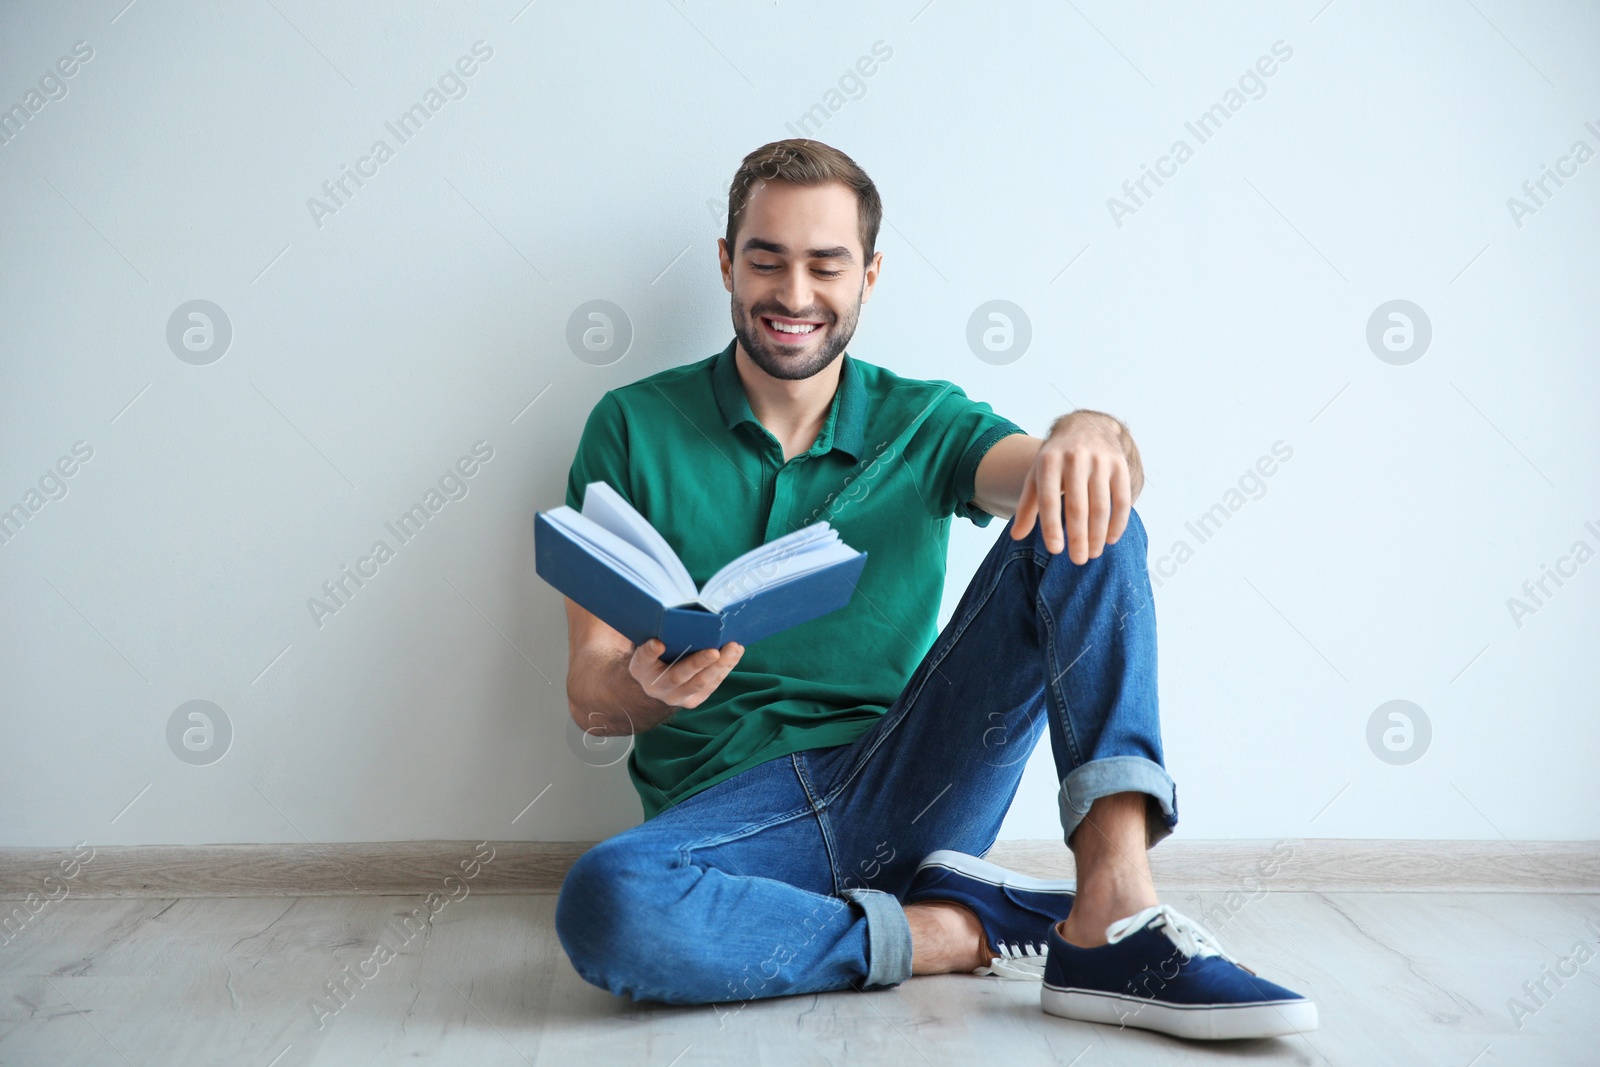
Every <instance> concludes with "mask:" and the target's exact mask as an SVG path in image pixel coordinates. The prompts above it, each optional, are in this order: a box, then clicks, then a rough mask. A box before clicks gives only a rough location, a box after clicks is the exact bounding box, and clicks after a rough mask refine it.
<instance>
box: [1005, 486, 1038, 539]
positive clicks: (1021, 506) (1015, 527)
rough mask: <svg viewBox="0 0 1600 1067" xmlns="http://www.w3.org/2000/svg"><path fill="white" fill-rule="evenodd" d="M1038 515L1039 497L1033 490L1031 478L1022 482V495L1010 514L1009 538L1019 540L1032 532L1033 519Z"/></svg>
mask: <svg viewBox="0 0 1600 1067" xmlns="http://www.w3.org/2000/svg"><path fill="white" fill-rule="evenodd" d="M1038 516H1039V498H1038V496H1037V495H1036V494H1035V493H1034V490H1033V479H1032V478H1028V479H1027V480H1026V481H1024V482H1023V483H1022V496H1021V497H1019V498H1018V500H1017V510H1016V511H1014V512H1012V515H1011V539H1012V540H1013V541H1020V540H1022V539H1023V538H1024V537H1027V536H1028V534H1030V533H1032V532H1033V520H1034V519H1036V518H1038Z"/></svg>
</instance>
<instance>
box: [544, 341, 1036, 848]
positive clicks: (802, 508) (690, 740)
mask: <svg viewBox="0 0 1600 1067" xmlns="http://www.w3.org/2000/svg"><path fill="white" fill-rule="evenodd" d="M734 344H735V342H731V341H730V342H729V344H728V347H727V348H725V349H723V350H722V351H721V352H719V353H717V354H716V355H714V356H710V357H708V358H706V359H702V360H700V361H699V362H696V363H690V364H688V365H687V366H682V367H674V368H672V369H671V370H666V371H662V372H660V373H659V374H652V375H651V376H649V377H648V378H643V379H641V380H639V381H637V382H633V383H632V384H630V385H625V386H623V387H621V388H619V389H613V390H611V391H609V392H607V393H606V394H605V395H604V396H602V397H601V398H600V400H599V402H598V403H597V404H595V406H594V410H593V411H591V412H590V414H589V419H588V422H587V423H586V424H585V426H584V428H583V436H582V438H581V439H580V440H579V442H578V454H577V456H576V458H574V460H573V462H572V470H571V473H570V475H569V477H568V480H567V504H568V505H569V506H571V507H574V508H578V507H581V506H582V503H583V490H584V487H585V486H586V485H588V484H589V483H590V482H595V481H603V482H606V483H608V484H609V485H610V486H611V487H612V488H613V489H615V490H616V491H617V492H619V493H621V494H622V495H623V496H624V497H625V498H626V499H627V500H628V502H629V503H631V504H632V505H633V506H634V507H635V508H637V509H638V511H639V512H640V513H641V514H642V515H644V517H645V518H646V519H648V520H650V523H651V524H652V525H653V526H655V528H656V529H657V530H659V531H660V532H661V534H662V536H664V537H665V538H666V539H667V542H668V544H670V545H672V547H673V548H674V549H675V550H676V551H677V553H678V555H679V556H680V557H681V558H682V560H683V562H684V565H685V566H687V567H688V569H689V574H690V575H691V576H692V577H693V578H694V580H695V583H696V584H701V583H704V582H705V581H706V579H707V578H709V577H711V575H712V574H713V573H714V572H716V571H717V570H718V569H719V568H721V567H722V565H723V564H725V563H727V562H728V561H729V560H731V559H733V558H734V557H735V556H738V555H740V554H741V553H744V552H747V551H749V550H750V549H752V548H755V547H757V546H758V545H762V544H765V543H766V542H768V541H770V540H772V539H773V538H775V537H779V536H781V535H783V534H786V533H789V532H790V531H791V530H796V529H799V528H800V527H802V526H805V525H807V524H809V523H812V522H817V521H822V520H826V521H827V522H828V523H830V524H831V525H832V526H833V528H834V529H836V530H838V531H839V535H840V537H842V538H843V539H844V542H845V543H846V544H848V545H850V546H851V547H853V548H856V549H858V550H860V551H863V552H866V553H867V563H866V566H865V567H864V568H863V570H862V573H861V578H860V581H859V582H858V583H857V585H856V591H855V595H854V596H853V597H852V598H851V600H850V603H849V604H848V605H846V606H845V607H843V608H841V609H839V610H838V611H834V612H831V613H830V614H827V615H823V616H822V617H820V618H817V619H813V620H811V621H810V622H806V623H802V624H801V625H799V626H795V627H792V628H790V629H788V630H785V631H783V632H782V633H777V634H773V635H772V636H770V637H767V638H764V639H762V640H760V641H757V642H756V643H754V644H752V645H750V646H749V647H748V648H746V649H745V653H744V657H743V658H742V659H741V660H740V661H739V666H738V667H737V668H736V669H735V670H734V671H733V672H732V673H730V674H729V675H728V677H727V678H726V679H724V680H723V682H722V684H721V685H720V686H718V688H717V690H716V691H715V692H714V693H713V694H712V695H711V696H710V697H709V698H708V699H707V700H706V701H705V703H703V704H701V705H700V706H699V707H697V708H679V709H678V710H677V711H676V712H675V713H674V714H673V715H672V717H671V718H669V719H668V720H666V721H665V722H663V723H661V724H659V725H658V726H656V727H654V728H653V729H650V730H647V731H645V732H644V733H641V734H638V735H637V736H636V737H635V739H634V748H633V752H632V754H631V755H630V756H629V757H628V770H629V773H630V774H631V776H632V778H633V783H634V786H635V788H637V789H638V791H639V797H640V799H641V800H642V801H643V804H644V815H645V818H646V819H649V818H652V817H654V816H655V815H657V814H659V813H660V812H662V811H663V810H665V809H666V808H668V807H671V806H672V805H674V804H676V803H678V802H679V801H682V800H684V799H685V798H687V797H690V796H692V795H694V794H695V793H697V792H699V791H700V790H702V789H705V788H707V787H709V786H712V785H715V784H716V783H718V782H720V781H722V780H723V779H725V778H729V777H732V776H733V775H735V774H737V773H739V772H740V771H742V770H745V769H746V768H749V767H753V766H755V765H756V764H758V763H763V762H765V761H767V760H770V759H775V758H777V757H779V756H786V755H788V754H790V753H791V752H798V751H801V750H803V749H808V748H823V747H826V746H829V745H842V744H847V743H849V742H851V741H854V740H855V739H856V738H858V737H860V736H861V735H862V734H863V733H865V732H866V731H867V729H868V728H869V727H870V726H871V725H872V724H873V723H874V722H876V721H877V719H878V717H879V716H880V715H882V714H883V713H884V712H885V711H886V710H888V707H889V705H890V704H891V703H893V702H894V700H895V698H897V697H898V696H899V695H900V692H901V690H902V689H904V688H905V685H906V683H907V682H908V681H909V680H910V678H911V674H912V672H913V671H914V670H915V669H916V667H917V665H918V664H919V663H920V662H921V661H922V657H923V655H924V654H926V652H927V651H928V649H929V648H930V647H931V646H932V645H933V641H934V639H935V638H936V637H937V636H938V628H937V625H936V624H937V618H938V612H939V605H940V600H941V597H942V595H943V593H944V577H945V557H946V552H947V549H948V546H949V540H950V520H951V518H952V517H953V516H957V515H960V516H964V517H966V518H967V519H970V520H971V521H972V522H974V523H976V524H977V525H979V526H987V525H988V524H989V522H990V520H991V519H992V518H993V516H991V515H989V514H988V513H987V512H984V511H982V510H980V509H979V508H978V507H977V506H975V505H974V504H973V503H972V496H973V491H974V481H975V478H976V473H977V469H978V461H979V460H980V459H982V458H983V455H984V453H985V452H987V451H988V450H989V447H990V446H991V445H993V444H994V443H995V442H996V441H998V440H1000V438H1002V437H1005V436H1006V435H1007V434H1013V433H1022V432H1024V431H1023V430H1022V428H1021V427H1019V426H1017V425H1016V424H1015V423H1012V422H1010V421H1008V420H1007V419H1004V418H1001V417H1000V416H999V415H996V414H995V413H994V412H993V410H991V409H990V407H989V405H988V404H984V403H981V402H978V401H975V400H970V399H968V397H967V395H966V394H965V393H963V392H962V391H961V389H959V388H958V387H957V386H955V385H953V384H951V383H950V382H946V381H921V380H918V379H914V378H902V377H900V376H899V375H897V374H895V373H894V372H892V371H889V370H886V369H884V368H883V367H878V366H874V365H873V364H871V363H867V362H864V361H862V360H859V359H855V358H853V357H852V356H851V355H850V354H849V352H848V351H847V352H845V353H844V354H842V355H841V356H840V357H839V358H840V360H841V361H842V365H841V368H840V374H839V387H838V389H837V390H836V391H835V392H834V397H833V403H832V405H831V406H830V407H829V409H828V417H827V421H826V422H825V423H823V426H822V431H821V432H820V433H819V434H818V435H817V439H816V441H815V443H813V444H812V446H811V448H810V449H809V450H808V451H806V452H803V453H800V454H798V455H796V456H794V457H792V458H791V459H790V460H789V461H788V462H787V463H786V462H784V459H783V448H782V446H781V445H780V444H779V443H778V441H777V439H776V438H774V437H773V436H772V435H771V434H770V433H768V432H767V430H766V429H765V427H763V426H762V425H761V423H760V422H759V421H758V420H757V419H756V417H755V416H754V415H753V414H752V413H751V411H750V403H749V401H748V400H747V399H746V397H745V392H744V386H743V384H742V383H741V382H740V380H739V373H738V369H737V368H736V367H735V365H734Z"/></svg>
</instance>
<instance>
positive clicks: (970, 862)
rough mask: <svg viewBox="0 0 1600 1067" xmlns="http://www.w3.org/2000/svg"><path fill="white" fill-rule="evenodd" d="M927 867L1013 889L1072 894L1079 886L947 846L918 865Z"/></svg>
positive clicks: (920, 868) (924, 858) (1074, 882)
mask: <svg viewBox="0 0 1600 1067" xmlns="http://www.w3.org/2000/svg"><path fill="white" fill-rule="evenodd" d="M924 867H946V868H948V869H950V870H952V871H959V872H960V873H962V874H965V875H967V876H968V877H971V878H975V879H977V880H978V881H980V882H988V883H989V884H990V885H1008V886H1011V887H1012V888H1013V889H1035V890H1040V891H1043V892H1046V893H1059V892H1062V891H1063V890H1064V891H1066V892H1068V893H1072V892H1075V891H1076V890H1077V888H1078V883H1077V882H1076V881H1074V880H1073V879H1071V878H1035V877H1033V876H1032V875H1027V874H1018V873H1017V872H1016V871H1012V870H1007V869H1006V868H1005V867H1001V866H1000V865H999V864H995V863H990V862H989V861H988V860H982V859H979V858H978V857H977V856H969V855H967V854H966V853H965V852H954V851H952V850H950V849H947V848H941V849H939V850H938V851H937V852H930V853H928V854H927V855H926V856H924V857H923V859H922V862H921V863H919V864H917V870H919V871H920V870H922V869H923V868H924Z"/></svg>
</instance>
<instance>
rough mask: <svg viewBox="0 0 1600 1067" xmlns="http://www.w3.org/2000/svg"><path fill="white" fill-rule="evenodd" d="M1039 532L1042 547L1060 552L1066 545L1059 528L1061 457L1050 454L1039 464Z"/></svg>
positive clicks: (1053, 551)
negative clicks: (1042, 543)
mask: <svg viewBox="0 0 1600 1067" xmlns="http://www.w3.org/2000/svg"><path fill="white" fill-rule="evenodd" d="M1038 498H1039V499H1038V507H1039V533H1040V535H1041V536H1042V537H1043V538H1044V547H1045V548H1047V549H1049V550H1050V552H1052V553H1056V552H1060V551H1061V550H1062V549H1063V548H1064V547H1066V542H1065V540H1064V538H1063V536H1062V530H1061V457H1060V456H1056V455H1050V456H1047V457H1045V460H1044V462H1042V463H1040V464H1039V485H1038Z"/></svg>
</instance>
